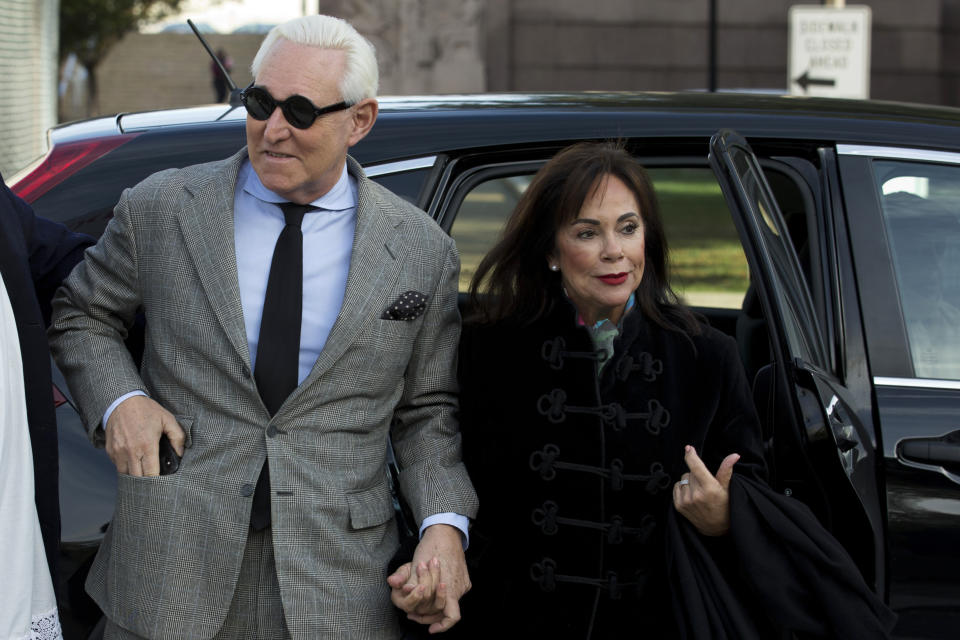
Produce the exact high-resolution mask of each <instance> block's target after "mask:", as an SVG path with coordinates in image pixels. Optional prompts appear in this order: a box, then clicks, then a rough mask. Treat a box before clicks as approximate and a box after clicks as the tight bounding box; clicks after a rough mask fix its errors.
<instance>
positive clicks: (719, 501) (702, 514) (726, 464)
mask: <svg viewBox="0 0 960 640" xmlns="http://www.w3.org/2000/svg"><path fill="white" fill-rule="evenodd" d="M683 459H684V461H685V462H686V463H687V467H688V468H689V469H690V472H689V473H685V474H683V475H682V476H680V481H679V482H677V483H676V484H675V485H673V506H675V507H676V508H677V511H679V512H680V513H681V514H682V515H683V516H684V517H685V518H686V519H687V520H689V521H690V522H691V523H693V526H695V527H696V528H697V531H699V532H700V533H702V534H703V535H705V536H722V535H723V534H725V533H726V532H727V531H728V530H729V529H730V494H729V493H728V489H729V488H730V478H731V477H733V465H735V464H736V463H737V460H739V459H740V454H738V453H731V454H730V455H728V456H727V457H726V458H724V459H723V462H721V463H720V468H719V469H717V475H716V477H714V475H713V474H711V473H710V470H709V469H707V466H706V465H705V464H703V460H701V459H700V456H698V455H697V452H696V450H695V449H694V448H693V447H691V446H690V445H687V448H686V453H685V454H684V457H683Z"/></svg>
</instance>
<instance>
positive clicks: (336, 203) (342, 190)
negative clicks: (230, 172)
mask: <svg viewBox="0 0 960 640" xmlns="http://www.w3.org/2000/svg"><path fill="white" fill-rule="evenodd" d="M240 173H241V175H240V184H241V188H242V189H243V190H244V191H245V192H246V193H248V194H250V195H251V196H253V197H254V198H256V199H257V200H262V201H263V202H271V203H274V204H279V203H281V202H287V199H286V198H284V197H283V196H280V195H277V194H276V193H274V192H273V191H271V190H270V189H267V188H266V187H265V186H263V183H262V182H260V177H259V176H258V175H257V172H256V171H254V170H253V165H252V164H250V161H249V160H247V162H246V163H245V164H244V166H243V167H242V168H241V169H240ZM310 204H312V205H313V206H315V207H318V208H320V209H325V210H327V211H345V210H347V209H354V208H356V206H357V192H356V190H355V189H352V188H351V187H350V180H349V176H348V173H347V164H346V163H344V165H343V171H341V172H340V178H339V179H338V180H337V183H336V184H335V185H333V188H331V189H330V191H327V192H326V193H325V194H323V195H322V196H320V197H319V198H317V199H316V200H314V201H313V202H311V203H310Z"/></svg>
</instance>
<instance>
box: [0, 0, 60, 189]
mask: <svg viewBox="0 0 960 640" xmlns="http://www.w3.org/2000/svg"><path fill="white" fill-rule="evenodd" d="M58 8H59V2H58V0H0V78H3V85H4V88H3V91H0V140H2V141H3V144H2V146H0V149H2V152H0V173H2V174H3V177H4V178H5V179H9V178H10V177H11V176H12V174H13V173H14V172H15V171H18V170H19V169H21V168H23V167H24V166H25V165H26V164H28V163H29V162H30V161H32V160H34V159H35V158H37V157H38V156H39V155H40V154H41V153H43V151H44V149H45V147H46V138H45V133H46V130H47V129H48V128H49V127H51V126H53V125H54V124H56V121H57V93H56V92H57V38H58V31H59V29H58V25H59V22H58V20H57V11H58Z"/></svg>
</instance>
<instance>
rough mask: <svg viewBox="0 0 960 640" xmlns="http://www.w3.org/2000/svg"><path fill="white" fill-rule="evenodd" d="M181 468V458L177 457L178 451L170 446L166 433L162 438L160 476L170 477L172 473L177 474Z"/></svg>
mask: <svg viewBox="0 0 960 640" xmlns="http://www.w3.org/2000/svg"><path fill="white" fill-rule="evenodd" d="M179 468H180V456H178V455H177V451H176V449H174V448H173V445H172V444H170V438H168V437H167V434H165V433H164V434H163V435H161V436H160V475H162V476H168V475H170V474H171V473H176V472H177V469H179Z"/></svg>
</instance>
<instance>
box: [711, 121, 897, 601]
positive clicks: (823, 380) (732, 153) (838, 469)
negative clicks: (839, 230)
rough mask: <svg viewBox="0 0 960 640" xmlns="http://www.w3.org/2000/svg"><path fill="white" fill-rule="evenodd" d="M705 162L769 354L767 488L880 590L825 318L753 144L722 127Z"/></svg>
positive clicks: (876, 509)
mask: <svg viewBox="0 0 960 640" xmlns="http://www.w3.org/2000/svg"><path fill="white" fill-rule="evenodd" d="M709 159H710V165H711V167H712V168H713V170H714V172H715V173H716V175H717V179H718V180H719V182H720V186H721V188H722V190H723V193H724V196H725V198H726V200H727V204H728V206H729V208H730V211H731V213H732V215H733V218H734V223H735V224H736V227H737V231H738V233H739V234H740V239H741V241H742V242H743V247H744V251H745V253H746V256H747V261H748V263H749V266H750V274H751V286H752V287H754V288H755V289H756V294H757V295H758V296H759V298H760V301H761V303H762V307H763V311H764V318H765V320H766V323H767V329H768V333H769V336H770V343H771V344H770V347H771V353H772V357H773V361H772V362H771V363H770V364H768V365H767V366H765V367H762V368H761V369H760V370H759V372H758V373H757V376H756V378H755V380H754V381H753V386H754V402H755V404H756V406H757V409H758V413H759V415H760V421H761V425H762V426H763V430H764V442H765V447H766V455H767V461H768V465H769V467H770V480H771V485H772V486H773V487H774V489H776V490H778V491H781V492H783V493H784V494H786V495H789V496H793V497H795V498H797V499H799V500H801V501H803V502H804V503H806V504H807V505H808V506H809V507H810V508H811V509H812V510H813V511H814V513H816V515H817V517H818V518H819V519H820V521H821V522H822V523H823V525H824V526H825V527H826V528H827V529H828V530H830V531H831V533H833V535H834V536H836V537H837V539H838V540H839V541H840V542H841V543H842V544H843V545H844V547H845V548H846V549H847V551H848V552H849V553H850V555H851V556H852V557H853V559H854V561H855V562H856V563H857V565H858V566H859V568H860V570H861V572H862V573H863V575H864V578H865V579H866V580H867V583H868V584H872V585H873V586H874V588H875V589H876V590H877V591H878V592H879V593H880V594H881V595H883V593H884V589H885V585H884V582H883V581H884V571H883V567H884V559H885V556H884V549H885V545H884V535H885V527H884V518H883V510H882V501H881V494H880V493H879V489H878V486H879V483H878V467H877V437H876V431H875V427H874V425H873V421H872V419H869V416H868V417H867V419H864V418H863V417H862V413H858V412H857V411H855V410H853V407H854V406H856V403H855V402H853V395H852V394H853V393H854V391H852V390H851V389H850V388H848V385H847V384H846V381H845V380H844V379H843V378H842V377H841V375H840V374H838V372H842V371H844V368H843V367H840V366H836V363H835V360H836V359H837V358H838V357H840V356H837V355H836V354H835V353H834V352H833V351H832V350H831V346H830V345H829V344H827V341H826V339H825V338H824V336H825V335H829V334H830V332H829V331H827V330H826V328H825V327H826V325H825V323H826V322H828V321H829V319H828V318H826V317H825V316H826V314H823V313H820V314H818V310H817V308H816V306H815V305H814V302H813V297H812V296H811V294H810V289H809V287H808V281H807V278H806V277H805V275H804V273H803V269H802V268H801V263H800V261H799V259H798V257H797V250H796V247H794V245H793V243H792V241H791V239H790V233H789V231H788V227H787V224H786V221H785V220H784V217H783V215H782V214H781V211H780V208H779V207H778V205H777V202H776V200H775V198H774V195H773V192H772V191H771V189H770V186H769V184H768V183H767V181H766V178H765V177H764V174H763V171H762V169H761V166H760V163H759V161H758V160H757V158H756V156H755V155H754V153H753V151H752V150H751V149H750V147H749V145H748V144H747V142H746V141H745V140H744V139H743V138H742V137H741V136H740V135H738V134H737V133H736V132H734V131H729V130H722V131H719V132H718V133H716V134H715V135H714V136H713V138H712V139H711V141H710V155H709ZM827 227H828V225H822V226H821V228H822V229H826V228H827ZM825 233H829V232H828V231H825ZM733 517H736V516H735V515H734V516H733Z"/></svg>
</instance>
